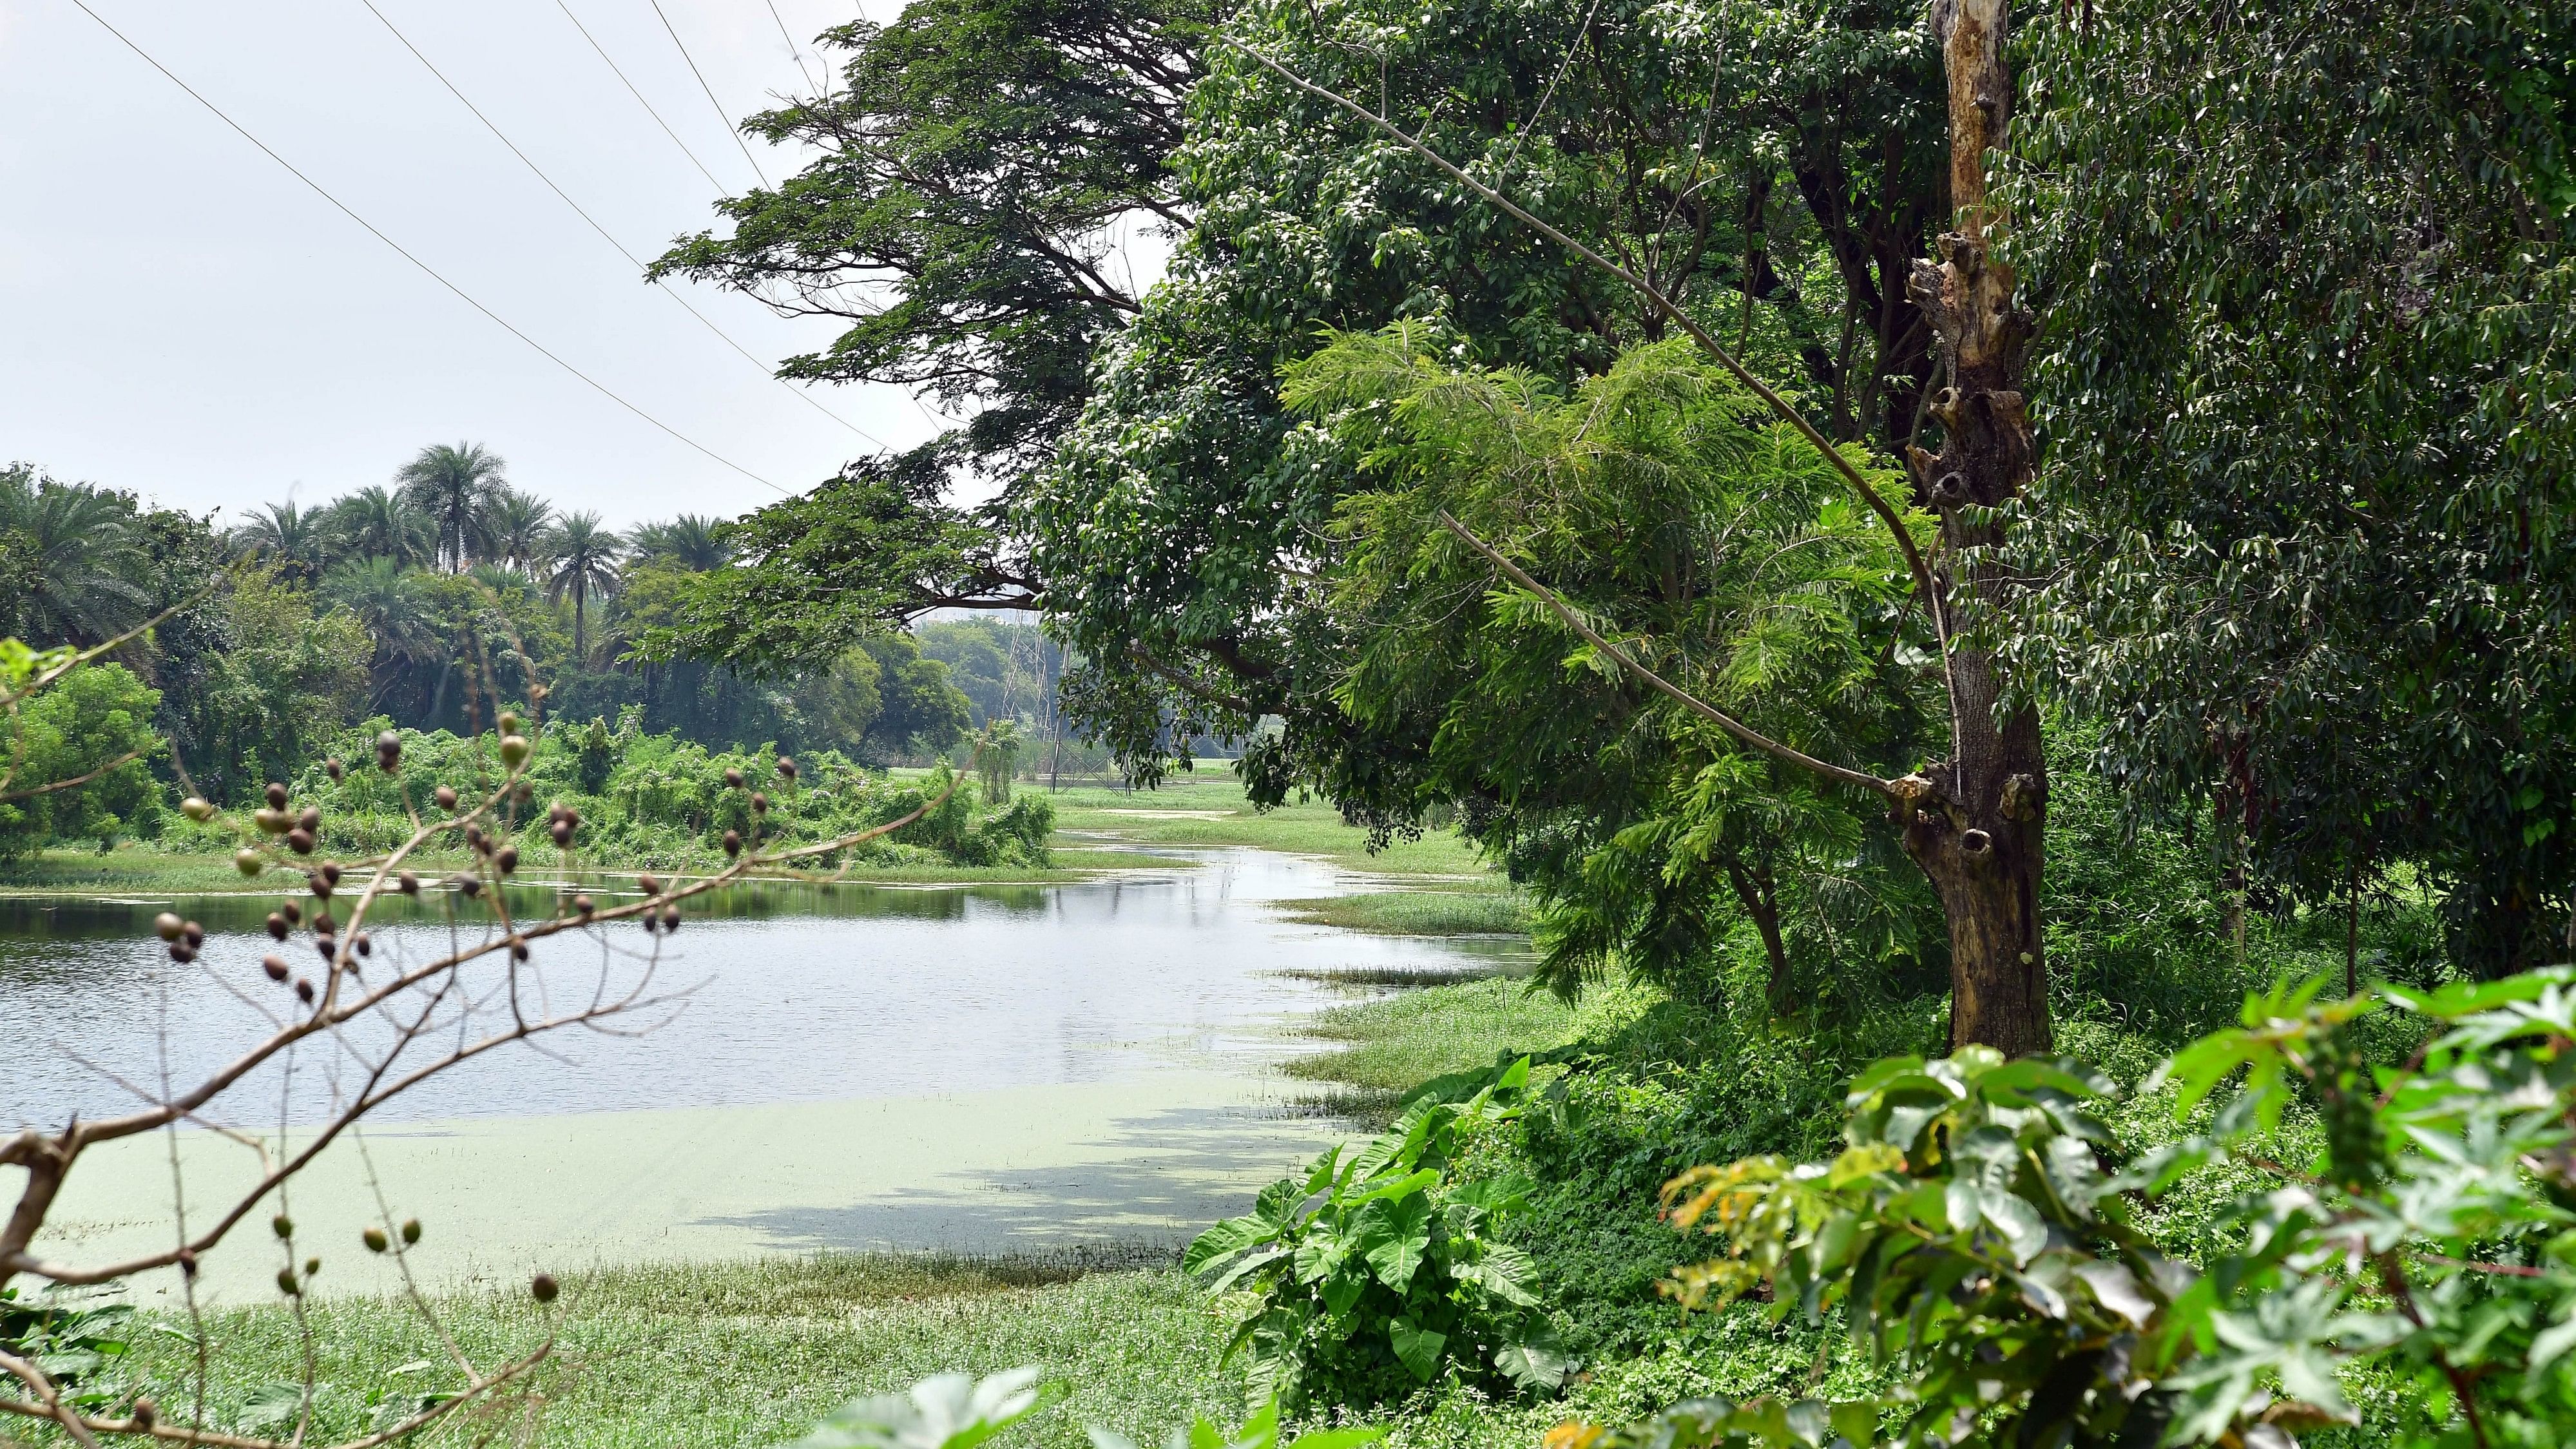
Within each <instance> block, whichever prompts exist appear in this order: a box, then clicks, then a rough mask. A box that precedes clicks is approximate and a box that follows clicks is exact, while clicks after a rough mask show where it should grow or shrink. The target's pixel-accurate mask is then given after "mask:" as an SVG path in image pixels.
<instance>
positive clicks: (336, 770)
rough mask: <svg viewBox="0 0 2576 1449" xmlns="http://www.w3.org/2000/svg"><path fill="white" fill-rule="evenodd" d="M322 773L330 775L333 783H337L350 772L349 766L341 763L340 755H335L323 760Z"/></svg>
mask: <svg viewBox="0 0 2576 1449" xmlns="http://www.w3.org/2000/svg"><path fill="white" fill-rule="evenodd" d="M322 773H323V774H325V775H328V776H330V777H331V783H332V784H334V785H336V784H338V783H340V779H341V777H342V776H344V775H346V774H348V773H349V767H348V766H346V765H343V764H341V763H340V759H339V757H338V756H337V755H334V756H332V757H331V758H330V759H327V760H324V761H323V762H322Z"/></svg>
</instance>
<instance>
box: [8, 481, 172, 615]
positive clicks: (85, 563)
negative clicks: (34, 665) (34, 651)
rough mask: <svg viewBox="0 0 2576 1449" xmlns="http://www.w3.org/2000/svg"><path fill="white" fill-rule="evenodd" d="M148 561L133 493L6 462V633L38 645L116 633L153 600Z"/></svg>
mask: <svg viewBox="0 0 2576 1449" xmlns="http://www.w3.org/2000/svg"><path fill="white" fill-rule="evenodd" d="M150 565H151V560H150V558H149V556H148V555H147V554H146V553H145V552H144V548H143V539H142V536H141V534H140V533H139V532H138V531H137V530H136V528H135V527H134V504H133V500H131V499H129V498H127V497H125V496H123V495H121V494H116V493H110V492H108V491H107V490H105V489H103V488H92V487H90V486H88V485H86V484H80V483H57V482H55V481H54V480H53V479H51V478H46V477H43V476H41V475H39V474H38V473H37V472H36V470H35V469H33V468H31V467H29V466H28V465H26V464H24V463H13V464H11V465H9V466H8V467H5V468H0V633H14V634H17V635H20V636H22V637H24V638H25V639H26V640H27V642H29V643H31V644H40V645H42V644H96V643H100V642H102V641H104V640H107V639H109V638H112V637H114V636H115V635H116V634H117V633H118V632H119V631H120V630H123V629H125V628H127V627H128V626H130V625H132V624H134V623H135V622H136V621H138V620H140V619H141V618H142V617H143V616H144V612H145V610H147V609H148V608H149V607H150V606H151V599H152V595H151V591H150V590H149V589H148V588H146V587H145V585H144V578H145V575H146V573H147V571H148V570H149V568H150ZM11 594H15V595H16V597H15V598H14V599H13V598H10V597H9V595H11Z"/></svg>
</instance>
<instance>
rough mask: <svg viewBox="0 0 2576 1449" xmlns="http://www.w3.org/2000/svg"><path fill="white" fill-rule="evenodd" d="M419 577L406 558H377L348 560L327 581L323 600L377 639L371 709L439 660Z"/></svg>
mask: <svg viewBox="0 0 2576 1449" xmlns="http://www.w3.org/2000/svg"><path fill="white" fill-rule="evenodd" d="M413 578H414V575H413V574H412V572H411V571H410V570H409V569H407V568H405V567H404V566H403V563H402V561H401V560H400V559H397V558H394V557H393V556H392V555H390V554H374V555H370V556H367V557H363V558H356V559H350V560H347V561H344V562H343V563H341V564H340V565H339V566H337V567H335V568H333V569H332V570H331V572H330V573H329V574H328V575H326V576H325V577H324V579H323V581H322V593H323V596H324V597H325V598H328V599H329V600H330V601H331V602H332V603H334V604H336V605H338V606H339V607H341V608H344V609H346V610H348V611H349V612H350V613H352V614H355V615H356V616H357V617H358V622H359V623H360V624H362V625H365V626H366V630H367V637H368V638H369V639H372V640H374V641H375V646H376V657H375V660H374V668H373V673H374V675H375V678H376V689H375V698H374V699H372V700H370V701H369V707H370V708H373V707H374V706H375V704H377V703H379V702H381V701H382V700H383V698H384V696H385V694H386V693H387V692H388V691H389V690H391V689H392V688H393V686H394V685H395V684H396V683H398V682H399V681H400V680H401V678H402V676H403V674H404V672H405V671H406V670H408V669H409V668H411V667H412V666H414V665H419V664H423V663H428V662H431V661H434V660H436V659H437V658H438V654H439V650H438V644H437V640H436V637H435V635H434V634H433V633H432V631H431V629H430V627H429V616H428V614H427V613H426V612H425V611H424V610H423V609H422V608H421V605H420V596H419V594H418V593H417V592H416V591H415V589H414V586H413V582H412V581H413Z"/></svg>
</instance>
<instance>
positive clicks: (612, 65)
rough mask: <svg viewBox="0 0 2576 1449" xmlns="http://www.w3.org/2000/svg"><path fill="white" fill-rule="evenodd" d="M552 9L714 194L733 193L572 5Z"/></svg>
mask: <svg viewBox="0 0 2576 1449" xmlns="http://www.w3.org/2000/svg"><path fill="white" fill-rule="evenodd" d="M555 8H556V9H557V10H560V11H562V12H563V13H564V19H566V20H569V21H571V22H572V28H573V29H575V30H578V31H580V32H581V38H582V39H584V40H587V41H589V42H590V48H591V50H592V51H594V52H596V53H597V54H598V56H599V58H600V60H601V61H603V62H605V63H606V64H607V66H608V68H609V70H610V71H611V72H613V73H615V75H616V76H617V80H618V83H619V84H621V85H623V86H625V87H626V93H627V94H628V95H630V96H633V97H634V98H635V104H637V105H639V106H642V107H643V108H644V114H646V115H648V116H651V117H652V118H653V124H654V125H657V126H659V127H661V128H662V134H663V135H665V136H668V137H670V138H671V144H672V145H674V146H677V147H679V148H680V154H681V155H683V156H686V157H688V158H689V164H690V165H692V166H695V167H696V168H698V174H699V175H700V176H703V177H705V178H707V184H708V185H709V186H712V187H714V188H715V189H716V195H718V196H731V195H733V191H732V189H731V188H730V187H728V186H726V185H725V184H724V183H723V182H721V181H718V180H717V179H716V174H715V173H714V172H712V171H709V170H708V169H707V163H705V162H704V161H701V160H699V159H698V153H697V152H695V151H692V150H690V149H689V143H688V142H686V141H683V140H681V139H680V133H679V132H677V131H674V130H672V129H671V123H670V122H668V121H666V120H663V119H662V113H661V112H660V111H657V110H655V109H653V103H652V102H651V101H648V100H646V99H644V93H643V92H642V91H640V90H637V89H636V88H635V82H633V81H631V80H628V79H627V78H626V72H625V71H624V70H623V69H622V68H620V67H619V65H618V64H617V62H616V61H615V60H613V59H611V58H610V56H609V54H608V51H607V49H606V48H605V47H603V46H601V45H600V43H599V40H598V37H596V36H594V35H592V34H591V33H590V27H589V26H587V25H584V24H582V23H581V17H580V16H578V15H575V14H573V13H572V7H571V6H570V5H567V4H565V3H564V0H555Z"/></svg>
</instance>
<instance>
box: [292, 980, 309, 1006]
mask: <svg viewBox="0 0 2576 1449" xmlns="http://www.w3.org/2000/svg"><path fill="white" fill-rule="evenodd" d="M295 999H296V1000H298V1001H301V1002H303V1003H304V1004H305V1005H307V1006H311V1005H312V1004H313V978H312V977H310V976H298V977H296V978H295Z"/></svg>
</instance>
